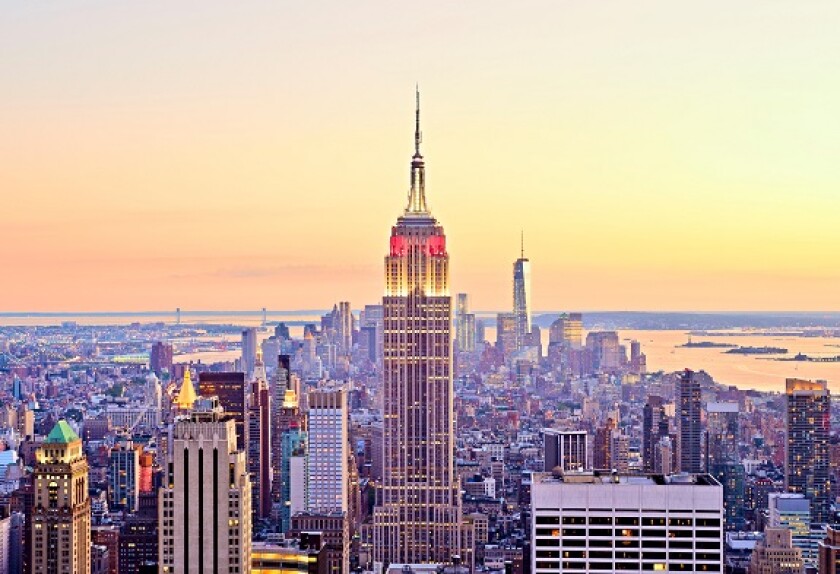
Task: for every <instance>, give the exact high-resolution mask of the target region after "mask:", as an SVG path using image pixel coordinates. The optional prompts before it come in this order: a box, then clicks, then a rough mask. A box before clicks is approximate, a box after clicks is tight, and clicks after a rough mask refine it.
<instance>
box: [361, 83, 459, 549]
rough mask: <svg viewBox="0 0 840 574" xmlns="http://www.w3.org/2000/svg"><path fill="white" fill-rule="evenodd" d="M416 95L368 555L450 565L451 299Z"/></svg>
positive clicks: (392, 267) (390, 277)
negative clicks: (429, 203)
mask: <svg viewBox="0 0 840 574" xmlns="http://www.w3.org/2000/svg"><path fill="white" fill-rule="evenodd" d="M420 140H421V138H420V95H419V93H418V95H417V114H416V126H415V133H414V156H413V157H412V160H411V190H410V192H409V195H408V206H407V207H406V209H405V212H404V213H403V214H402V216H400V217H399V219H397V224H396V225H395V226H394V227H392V228H391V244H390V253H389V255H388V256H387V257H386V258H385V296H384V297H383V298H382V305H383V308H384V349H383V351H384V380H383V395H384V396H383V398H384V405H383V415H384V429H383V431H384V432H383V457H382V462H383V480H382V488H381V492H380V496H379V499H378V505H377V507H376V508H375V509H374V515H373V516H374V560H375V561H376V562H378V563H382V564H385V565H387V564H395V563H398V564H417V563H449V562H450V561H451V559H452V557H453V555H456V554H460V525H461V502H460V496H459V490H460V486H459V483H458V479H457V476H456V474H455V469H454V460H453V455H454V453H453V443H454V441H453V435H454V426H455V418H454V415H453V406H452V401H453V388H452V336H451V333H450V325H451V323H452V298H451V297H450V295H449V255H448V254H447V252H446V236H445V235H444V233H443V227H441V226H440V224H438V222H437V220H436V219H435V218H434V217H433V216H432V214H431V212H430V211H429V209H428V206H427V205H426V192H425V164H424V161H423V156H422V155H421V154H420Z"/></svg>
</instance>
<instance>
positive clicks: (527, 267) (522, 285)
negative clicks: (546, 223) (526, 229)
mask: <svg viewBox="0 0 840 574" xmlns="http://www.w3.org/2000/svg"><path fill="white" fill-rule="evenodd" d="M513 314H514V315H515V316H516V348H517V350H519V349H521V348H522V347H524V346H526V340H527V338H528V334H529V333H530V332H531V262H530V261H529V260H528V259H526V258H525V240H524V235H523V239H522V245H521V248H520V255H519V259H517V260H516V261H515V262H514V264H513Z"/></svg>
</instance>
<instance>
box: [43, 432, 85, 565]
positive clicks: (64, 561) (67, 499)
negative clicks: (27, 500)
mask: <svg viewBox="0 0 840 574" xmlns="http://www.w3.org/2000/svg"><path fill="white" fill-rule="evenodd" d="M33 486H34V494H35V498H34V505H33V508H32V512H31V514H30V516H29V517H27V522H29V521H30V520H31V524H30V525H29V528H30V530H31V535H32V538H31V551H32V553H31V555H30V562H29V564H30V567H31V572H32V574H88V573H89V572H90V568H91V554H90V552H91V537H90V499H89V498H88V463H87V459H86V458H85V455H84V453H83V451H82V441H81V439H80V438H79V437H78V436H76V433H75V432H74V431H73V429H72V428H70V425H69V424H67V421H65V420H60V421H58V423H57V424H56V425H55V426H54V427H53V429H52V430H51V431H50V434H49V435H48V436H47V438H46V440H45V441H44V443H43V444H42V445H41V447H40V448H38V449H37V451H36V452H35V468H34V471H33Z"/></svg>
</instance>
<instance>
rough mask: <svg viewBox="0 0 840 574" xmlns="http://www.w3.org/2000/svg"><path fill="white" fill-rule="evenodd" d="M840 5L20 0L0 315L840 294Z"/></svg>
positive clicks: (590, 305)
mask: <svg viewBox="0 0 840 574" xmlns="http://www.w3.org/2000/svg"><path fill="white" fill-rule="evenodd" d="M838 22H840V3H838V2H836V0H834V1H830V2H828V1H826V2H822V1H809V2H790V1H784V2H782V1H773V0H761V1H743V2H731V1H711V0H706V1H703V2H674V1H673V0H663V1H659V2H646V1H638V2H627V1H626V0H619V1H615V2H608V1H599V2H587V1H576V2H571V1H560V0H549V1H545V2H527V1H526V2H510V1H482V2H477V1H476V2H443V1H441V2H385V1H381V2H367V1H354V2H347V1H335V2H317V1H314V2H310V1H305V2H283V1H279V0H270V1H268V0H267V1H259V2H257V1H255V2H229V1H215V0H212V1H211V0H200V1H198V0H195V1H179V2H172V1H171V0H167V1H144V2H113V1H105V0H103V1H98V2H92V1H79V0H76V1H74V2H29V1H24V0H7V1H4V2H2V3H0V200H2V203H0V206H2V211H0V213H2V216H0V217H1V219H0V269H2V276H0V311H24V310H26V311H91V310H114V311H116V310H159V309H172V308H174V307H176V306H180V307H182V308H184V309H256V308H260V307H263V306H265V307H268V308H270V309H298V308H310V309H311V308H324V307H328V306H331V305H332V303H333V302H335V301H338V300H350V301H351V302H352V303H353V305H354V306H355V307H359V306H361V305H363V304H365V303H374V302H376V301H377V299H378V298H379V297H381V293H382V285H383V257H384V256H385V254H386V250H387V244H388V237H389V234H390V226H391V225H392V224H393V223H394V221H395V220H396V217H397V216H398V215H399V214H400V212H401V210H402V209H403V208H404V205H405V197H406V193H407V190H408V175H409V160H410V157H411V153H412V151H413V149H412V148H413V122H414V109H413V108H414V86H415V82H419V84H420V89H421V94H422V100H423V109H422V124H423V125H422V127H423V132H424V142H423V152H424V155H425V157H426V162H427V178H428V181H427V194H428V199H429V202H430V205H431V208H432V210H433V212H434V214H435V215H436V216H437V217H438V219H439V220H440V221H441V223H442V224H443V225H444V227H445V229H446V232H447V235H448V241H449V251H450V255H451V258H452V262H451V269H452V275H453V292H455V291H466V292H468V293H470V294H471V296H472V299H473V307H474V308H476V309H478V310H491V309H502V308H507V307H509V306H510V305H511V299H512V279H511V272H512V263H513V261H514V259H515V258H516V257H517V256H518V253H519V234H520V229H524V230H525V242H526V252H527V255H528V256H529V257H530V259H531V261H532V269H533V275H532V278H533V295H534V306H535V307H536V309H537V310H562V309H565V310H578V309H579V310H596V309H597V310H612V309H616V310H617V309H633V310H834V311H838V310H840V254H838V251H840V223H838V221H840V111H838V106H840V34H839V33H838V30H837V27H838Z"/></svg>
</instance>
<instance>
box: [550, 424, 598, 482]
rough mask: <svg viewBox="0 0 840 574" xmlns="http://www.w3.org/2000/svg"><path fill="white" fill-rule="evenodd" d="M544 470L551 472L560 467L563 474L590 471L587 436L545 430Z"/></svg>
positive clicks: (570, 432)
mask: <svg viewBox="0 0 840 574" xmlns="http://www.w3.org/2000/svg"><path fill="white" fill-rule="evenodd" d="M543 436H544V440H545V447H544V448H545V452H544V455H543V461H544V465H543V467H544V470H545V471H546V472H551V471H552V470H554V468H555V467H558V466H559V467H560V468H561V469H562V470H563V472H566V471H570V470H578V471H579V470H590V469H591V467H592V465H591V464H590V463H589V456H588V453H589V447H588V443H589V440H588V435H587V433H586V431H561V430H555V429H545V430H544V431H543Z"/></svg>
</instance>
